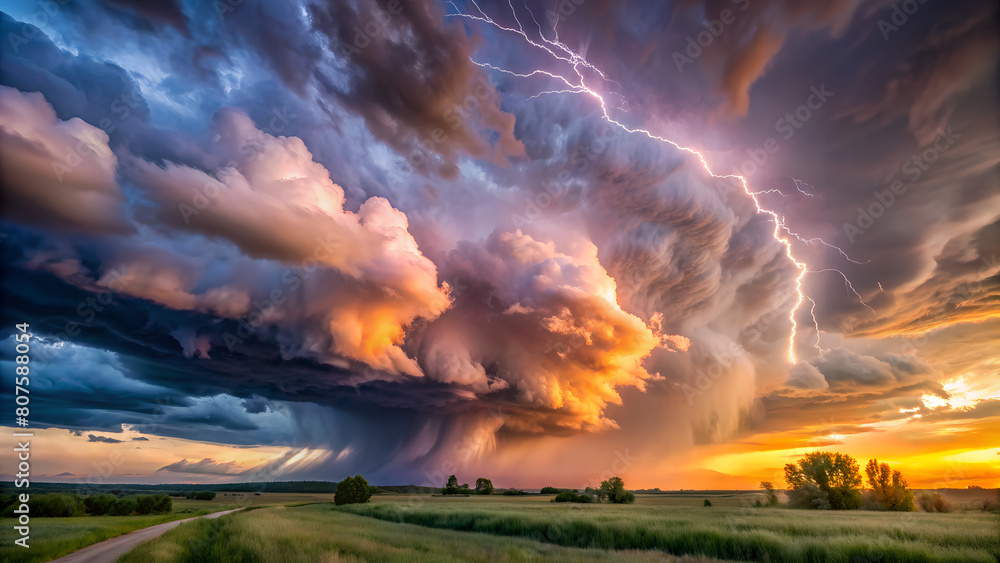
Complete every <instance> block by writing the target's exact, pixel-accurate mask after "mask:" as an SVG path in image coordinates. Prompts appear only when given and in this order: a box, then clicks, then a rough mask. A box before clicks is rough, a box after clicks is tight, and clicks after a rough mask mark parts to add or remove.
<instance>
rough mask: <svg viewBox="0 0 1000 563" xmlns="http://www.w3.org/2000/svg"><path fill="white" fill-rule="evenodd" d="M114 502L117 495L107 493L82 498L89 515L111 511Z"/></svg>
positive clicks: (101, 514) (100, 514) (116, 499)
mask: <svg viewBox="0 0 1000 563" xmlns="http://www.w3.org/2000/svg"><path fill="white" fill-rule="evenodd" d="M168 498H169V497H168ZM116 502H118V497H116V496H115V495H109V494H103V495H94V496H89V497H87V498H85V499H83V504H84V505H86V507H87V514H90V515H91V516H104V515H105V514H107V513H108V512H110V511H111V507H112V506H114V505H115V503H116Z"/></svg>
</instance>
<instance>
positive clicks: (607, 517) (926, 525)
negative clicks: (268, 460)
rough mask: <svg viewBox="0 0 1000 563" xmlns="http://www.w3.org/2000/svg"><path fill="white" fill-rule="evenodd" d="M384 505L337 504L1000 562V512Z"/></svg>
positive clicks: (896, 557)
mask: <svg viewBox="0 0 1000 563" xmlns="http://www.w3.org/2000/svg"><path fill="white" fill-rule="evenodd" d="M475 504H476V503H463V504H453V505H448V504H445V503H425V504H419V505H417V506H409V505H407V504H405V503H399V502H396V503H393V502H381V503H377V504H367V505H351V506H345V507H340V508H338V509H337V510H340V511H346V512H350V513H352V514H357V515H362V516H369V517H373V518H377V519H380V520H385V521H390V522H401V523H408V524H417V525H420V526H426V527H429V528H441V529H449V530H459V531H466V532H480V533H488V534H495V535H502V536H514V537H521V538H527V539H533V540H541V541H547V542H552V543H556V544H559V545H564V546H573V547H582V548H599V549H619V550H620V549H641V550H652V549H657V550H662V551H666V552H668V553H672V554H678V555H679V554H696V555H705V556H710V557H716V558H721V559H738V560H744V561H782V562H784V561H831V562H844V563H853V562H855V561H879V562H882V563H889V562H896V561H898V562H911V561H956V562H957V561H983V562H995V561H997V560H998V559H1000V537H998V531H1000V528H998V525H997V521H996V519H995V516H992V515H989V514H984V513H966V514H913V513H908V514H906V513H884V512H881V513H877V512H851V513H843V512H829V511H823V512H819V511H802V510H789V509H772V508H721V507H719V508H701V507H697V508H694V507H677V506H674V507H666V506H652V505H646V506H643V505H642V504H641V500H640V504H637V505H634V506H608V505H575V506H573V507H568V506H565V505H549V506H544V505H542V504H539V503H532V504H529V503H523V504H522V505H511V504H493V505H481V506H478V507H477V506H476V505H475Z"/></svg>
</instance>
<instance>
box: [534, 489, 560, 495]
mask: <svg viewBox="0 0 1000 563" xmlns="http://www.w3.org/2000/svg"><path fill="white" fill-rule="evenodd" d="M560 491H562V489H557V488H555V487H542V490H540V491H538V494H542V495H558V494H559V492H560Z"/></svg>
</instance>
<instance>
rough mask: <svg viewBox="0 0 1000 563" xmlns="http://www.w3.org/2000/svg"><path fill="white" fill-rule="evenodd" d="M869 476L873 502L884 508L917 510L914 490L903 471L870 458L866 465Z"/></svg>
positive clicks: (870, 494) (907, 510) (899, 510)
mask: <svg viewBox="0 0 1000 563" xmlns="http://www.w3.org/2000/svg"><path fill="white" fill-rule="evenodd" d="M865 474H866V475H867V477H868V487H869V488H870V491H869V493H868V494H869V496H870V499H871V501H872V504H874V505H876V506H878V507H879V508H882V509H884V510H892V511H897V512H910V511H913V510H916V506H914V504H913V491H912V490H910V489H909V487H908V486H907V483H906V479H903V474H902V473H901V472H899V471H898V470H897V471H893V470H892V469H891V468H890V467H889V464H888V463H879V462H878V460H877V459H870V460H868V465H866V466H865Z"/></svg>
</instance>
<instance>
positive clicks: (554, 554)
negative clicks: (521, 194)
mask: <svg viewBox="0 0 1000 563" xmlns="http://www.w3.org/2000/svg"><path fill="white" fill-rule="evenodd" d="M211 537H214V540H215V541H213V542H207V541H204V539H203V538H211ZM118 561H119V563H160V562H168V561H169V562H176V561H183V562H194V561H212V562H237V561H238V562H241V563H256V562H261V563H263V562H269V561H280V562H281V563H307V562H309V563H314V562H333V561H338V562H340V561H343V562H354V561H379V562H389V563H394V562H399V563H411V562H414V561H479V562H483V563H487V562H493V561H546V562H549V561H551V562H557V561H559V562H561V561H565V562H570V561H621V562H631V561H636V562H639V561H644V562H653V561H659V562H664V563H672V562H692V563H693V562H702V561H706V562H707V561H712V560H711V559H707V558H703V557H685V558H676V557H671V556H668V555H666V554H664V553H662V552H658V551H649V550H647V551H635V550H630V551H608V550H602V549H580V548H573V547H562V546H559V545H554V544H552V543H546V542H540V541H534V540H531V539H526V538H513V537H501V536H496V535H492V534H481V533H475V532H473V533H469V532H460V531H452V530H435V529H428V528H424V527H421V526H415V525H410V524H397V523H393V522H384V521H379V520H375V519H372V518H367V517H364V516H357V515H354V514H350V513H349V512H346V511H343V510H339V509H334V508H333V507H332V506H330V505H311V506H302V507H291V508H284V507H279V508H265V509H260V510H253V511H250V512H243V513H238V514H230V515H227V516H224V517H222V518H219V519H218V520H208V521H197V522H193V523H188V524H185V525H183V526H180V527H178V528H176V529H174V530H171V531H169V532H167V533H166V534H164V535H163V536H161V537H160V538H158V539H155V540H152V541H150V542H146V543H144V544H142V545H140V546H139V547H137V548H135V549H133V550H132V551H130V552H129V553H127V554H125V555H124V556H123V557H122V558H120V559H119V560H118Z"/></svg>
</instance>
